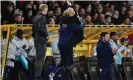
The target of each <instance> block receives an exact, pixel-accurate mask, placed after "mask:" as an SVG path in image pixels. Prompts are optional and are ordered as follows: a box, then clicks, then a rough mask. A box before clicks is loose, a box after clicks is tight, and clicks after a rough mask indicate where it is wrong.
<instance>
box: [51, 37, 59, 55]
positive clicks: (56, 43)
mask: <svg viewBox="0 0 133 80" xmlns="http://www.w3.org/2000/svg"><path fill="white" fill-rule="evenodd" d="M51 47H52V53H59V49H58V39H56V40H55V41H54V42H53V43H52V44H51Z"/></svg>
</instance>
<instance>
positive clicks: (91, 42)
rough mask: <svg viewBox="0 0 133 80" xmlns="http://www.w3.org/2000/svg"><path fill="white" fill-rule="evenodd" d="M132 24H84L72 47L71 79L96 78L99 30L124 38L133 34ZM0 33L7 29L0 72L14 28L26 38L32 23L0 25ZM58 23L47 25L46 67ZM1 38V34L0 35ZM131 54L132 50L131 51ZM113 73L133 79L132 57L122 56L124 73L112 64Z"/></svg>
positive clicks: (50, 61)
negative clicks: (79, 41)
mask: <svg viewBox="0 0 133 80" xmlns="http://www.w3.org/2000/svg"><path fill="white" fill-rule="evenodd" d="M132 27H133V26H118V25H116V26H115V25H114V26H105V25H104V26H102V25H101V26H99V25H95V26H94V25H86V26H85V28H84V36H85V38H84V40H83V41H82V42H81V43H79V44H78V45H77V46H76V47H74V55H75V57H74V61H75V64H74V67H73V68H72V69H71V72H72V75H73V79H74V80H98V73H99V72H98V70H99V69H98V66H97V58H96V57H95V54H94V53H95V50H93V49H94V47H95V46H96V43H97V41H98V39H99V36H100V34H101V32H112V31H113V32H114V31H115V32H117V33H118V36H119V39H122V38H124V37H125V36H128V35H130V34H133V28H132ZM0 28H1V35H2V31H3V30H6V31H7V39H6V44H5V51H4V57H3V58H2V64H1V65H2V74H3V73H4V69H5V63H6V55H7V50H8V41H9V40H10V39H11V38H12V36H14V35H15V33H16V30H17V29H18V28H21V29H23V30H24V37H25V38H26V39H27V40H30V39H31V38H32V25H30V24H27V25H16V24H14V25H2V26H1V27H0ZM58 29H59V25H55V27H48V25H47V30H48V33H49V40H48V46H47V52H46V57H45V59H44V60H45V62H44V63H45V65H46V67H48V66H49V65H50V64H53V57H52V53H51V47H50V44H51V43H52V41H53V40H54V39H55V38H56V36H57V33H58ZM0 39H2V36H1V37H0ZM129 48H131V49H132V50H133V45H130V46H129ZM132 54H133V52H132ZM113 68H114V73H113V80H133V59H132V58H131V57H130V58H123V70H124V73H122V74H120V72H118V69H117V68H116V65H115V64H113Z"/></svg>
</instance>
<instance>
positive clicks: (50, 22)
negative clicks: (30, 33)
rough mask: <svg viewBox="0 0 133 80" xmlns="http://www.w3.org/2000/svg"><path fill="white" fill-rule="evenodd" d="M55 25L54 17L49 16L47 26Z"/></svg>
mask: <svg viewBox="0 0 133 80" xmlns="http://www.w3.org/2000/svg"><path fill="white" fill-rule="evenodd" d="M54 26H55V19H54V18H50V19H49V27H54Z"/></svg>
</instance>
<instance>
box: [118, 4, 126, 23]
mask: <svg viewBox="0 0 133 80" xmlns="http://www.w3.org/2000/svg"><path fill="white" fill-rule="evenodd" d="M126 9H127V8H126V6H122V7H121V11H120V20H121V22H122V21H123V20H124V19H125V18H126Z"/></svg>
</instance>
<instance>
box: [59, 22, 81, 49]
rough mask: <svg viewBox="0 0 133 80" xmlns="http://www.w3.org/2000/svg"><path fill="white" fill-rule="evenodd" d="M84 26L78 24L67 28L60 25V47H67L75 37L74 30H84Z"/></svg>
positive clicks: (69, 25)
mask: <svg viewBox="0 0 133 80" xmlns="http://www.w3.org/2000/svg"><path fill="white" fill-rule="evenodd" d="M82 29H83V25H78V24H68V25H67V27H64V26H63V25H62V24H60V36H59V42H58V46H59V47H62V48H63V47H65V45H66V43H67V42H68V41H69V40H70V39H71V38H72V37H73V35H74V34H73V30H82Z"/></svg>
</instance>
